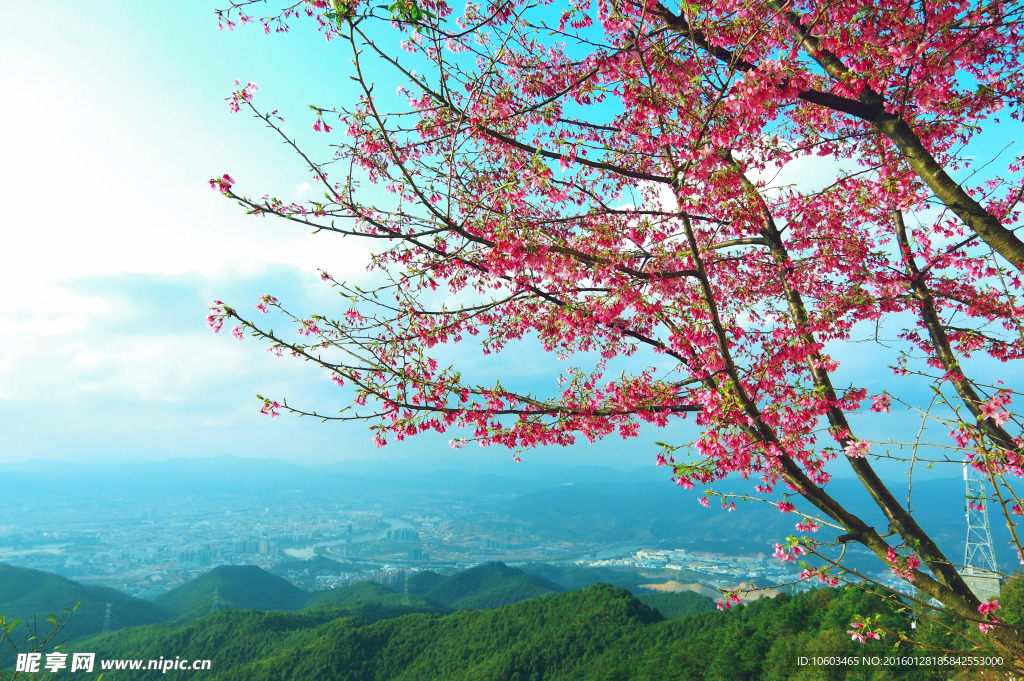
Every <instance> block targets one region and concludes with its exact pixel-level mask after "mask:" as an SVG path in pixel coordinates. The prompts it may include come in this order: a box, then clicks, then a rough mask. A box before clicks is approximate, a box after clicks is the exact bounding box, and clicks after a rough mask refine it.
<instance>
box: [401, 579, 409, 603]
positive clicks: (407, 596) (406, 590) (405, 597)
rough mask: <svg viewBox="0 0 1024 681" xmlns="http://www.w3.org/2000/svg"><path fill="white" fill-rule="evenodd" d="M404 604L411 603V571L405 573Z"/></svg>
mask: <svg viewBox="0 0 1024 681" xmlns="http://www.w3.org/2000/svg"><path fill="white" fill-rule="evenodd" d="M402 605H409V573H408V572H406V573H405V594H404V595H403V596H402Z"/></svg>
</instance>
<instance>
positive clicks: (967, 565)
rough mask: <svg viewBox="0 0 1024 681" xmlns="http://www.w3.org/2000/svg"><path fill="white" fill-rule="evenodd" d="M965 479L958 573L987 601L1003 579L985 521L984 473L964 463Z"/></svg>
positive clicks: (985, 493) (990, 533) (987, 524)
mask: <svg viewBox="0 0 1024 681" xmlns="http://www.w3.org/2000/svg"><path fill="white" fill-rule="evenodd" d="M964 482H965V484H966V487H967V544H966V546H964V567H963V570H962V571H961V573H960V574H961V576H962V577H963V578H964V581H965V582H967V586H969V587H971V590H972V591H974V595H975V596H977V597H978V598H980V599H981V600H983V601H986V600H989V599H991V598H995V597H996V596H998V595H999V588H1000V586H1001V581H1002V580H1001V579H1000V577H999V571H998V566H997V565H996V551H995V546H994V545H993V544H992V530H991V528H990V526H989V522H988V505H987V504H986V502H985V499H986V497H987V496H988V492H987V491H986V489H985V476H983V475H982V474H981V473H980V472H978V471H976V470H975V469H974V468H972V467H971V466H970V465H968V464H966V463H965V464H964Z"/></svg>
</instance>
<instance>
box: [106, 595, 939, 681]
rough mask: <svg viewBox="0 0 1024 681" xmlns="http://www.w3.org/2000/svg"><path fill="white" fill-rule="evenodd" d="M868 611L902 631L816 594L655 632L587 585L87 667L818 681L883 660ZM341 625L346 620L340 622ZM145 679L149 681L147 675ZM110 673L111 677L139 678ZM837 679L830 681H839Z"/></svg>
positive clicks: (218, 636)
mask: <svg viewBox="0 0 1024 681" xmlns="http://www.w3.org/2000/svg"><path fill="white" fill-rule="evenodd" d="M867 612H872V613H881V615H882V622H883V623H884V624H885V626H887V627H888V628H890V629H893V630H898V631H903V632H905V633H908V634H909V633H911V630H910V629H909V621H908V620H907V619H905V618H904V617H903V616H901V615H897V614H894V613H893V612H892V611H891V609H890V608H889V606H888V605H887V603H886V602H885V601H883V600H882V599H880V598H879V597H877V596H875V595H874V594H871V593H866V592H862V591H859V590H857V589H844V590H837V589H823V590H820V591H814V592H810V593H807V594H803V595H800V596H796V597H789V596H786V595H782V596H779V597H778V598H776V599H774V600H767V599H766V600H762V601H758V602H756V603H753V604H749V605H746V606H737V607H736V608H735V609H734V610H732V611H726V612H719V611H717V610H715V611H710V612H704V613H700V614H697V615H691V616H687V617H682V618H680V619H676V620H666V619H664V618H662V617H661V615H659V614H658V613H657V612H655V611H654V610H652V609H650V608H648V607H647V606H645V605H644V604H643V603H641V602H640V601H639V600H638V599H636V598H634V597H633V596H632V595H630V593H629V592H628V591H626V590H624V589H617V588H615V587H612V586H609V585H595V586H592V587H589V588H587V589H585V590H582V591H574V592H570V593H563V594H555V595H551V596H546V597H543V598H536V599H532V600H529V601H524V602H521V603H517V604H515V605H512V606H507V607H504V608H498V609H493V610H476V611H462V612H457V613H454V614H451V615H447V616H437V615H425V614H413V615H406V616H403V617H399V618H397V619H388V620H386V621H379V622H376V623H372V624H368V623H365V622H363V621H361V620H359V619H358V618H352V617H345V616H341V617H336V618H334V619H330V618H331V617H332V616H334V615H335V614H339V611H338V610H332V609H330V608H320V609H316V610H309V611H303V612H300V613H258V612H222V613H216V614H214V615H210V616H209V617H206V618H203V619H201V620H199V621H196V622H193V623H191V624H188V625H186V626H184V627H181V628H179V629H174V630H168V629H163V628H161V627H147V628H141V629H135V630H123V631H120V632H116V633H114V634H111V635H106V636H101V637H96V638H93V639H92V640H90V641H88V642H86V643H87V646H86V647H87V648H88V649H89V650H90V651H92V652H96V653H97V657H99V658H137V659H153V656H155V655H167V654H168V652H173V654H174V655H180V656H182V657H188V658H190V659H210V660H211V661H212V666H211V669H210V670H209V671H208V672H189V678H190V679H196V681H199V680H203V681H206V680H214V679H215V680H219V681H229V680H230V681H235V680H238V681H242V680H244V681H263V680H268V681H269V680H270V679H274V680H286V679H294V680H295V681H298V680H300V679H301V680H302V681H412V680H416V681H430V680H437V681H442V680H444V681H448V680H450V679H502V680H507V681H532V680H534V679H536V680H538V681H539V680H540V679H544V680H548V681H556V680H566V681H569V680H575V679H581V680H582V679H600V680H602V681H626V680H629V681H683V680H687V681H689V680H694V681H696V680H698V679H699V680H701V681H704V680H708V681H716V680H722V681H724V680H727V679H728V680H740V679H765V680H780V681H781V680H783V679H802V680H810V679H823V678H831V677H828V676H823V675H822V673H821V671H820V670H816V669H803V670H800V669H798V668H796V667H795V656H796V655H797V654H814V655H842V654H857V655H864V654H870V655H885V654H891V653H892V652H893V650H894V649H893V648H892V646H891V645H890V643H889V642H886V641H883V642H871V643H870V644H869V645H867V646H861V645H860V644H855V643H854V642H852V641H851V640H850V637H849V636H848V635H847V634H846V633H845V632H846V629H848V628H849V623H850V622H851V621H852V620H853V619H854V618H855V617H856V616H857V615H858V614H863V613H867ZM340 614H342V615H344V614H347V613H344V612H341V613H340ZM859 672H864V675H863V676H859V677H857V678H865V679H876V678H877V679H914V680H917V679H921V680H924V681H928V680H930V679H937V678H940V677H938V676H935V675H933V674H932V672H931V671H929V670H919V669H913V668H902V669H885V668H881V667H879V668H868V669H866V670H865V669H861V670H859ZM147 674H149V675H150V676H146V675H147ZM151 674H152V672H145V671H143V672H134V675H133V672H131V671H128V670H124V671H115V672H113V673H112V674H111V678H113V679H118V680H123V681H129V680H130V679H134V678H140V679H141V678H143V677H144V676H145V678H151ZM837 678H839V677H837Z"/></svg>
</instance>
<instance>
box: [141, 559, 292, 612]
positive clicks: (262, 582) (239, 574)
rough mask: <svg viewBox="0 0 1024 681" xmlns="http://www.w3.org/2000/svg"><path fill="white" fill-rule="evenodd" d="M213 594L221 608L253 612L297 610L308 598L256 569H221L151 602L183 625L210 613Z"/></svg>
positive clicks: (245, 567) (237, 566) (239, 566)
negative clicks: (253, 610) (215, 595)
mask: <svg viewBox="0 0 1024 681" xmlns="http://www.w3.org/2000/svg"><path fill="white" fill-rule="evenodd" d="M214 591H216V592H217V599H218V600H219V602H220V605H221V607H224V608H231V609H250V608H251V609H255V610H298V609H299V608H302V607H304V606H305V605H306V601H307V600H308V599H309V594H308V593H307V592H305V591H303V590H301V589H298V588H296V587H294V586H292V585H291V584H289V583H288V582H286V581H285V580H283V579H281V578H280V577H276V576H274V575H272V574H270V573H269V572H267V571H266V570H264V569H262V568H259V567H256V566H255V565H221V566H218V567H215V568H214V569H212V570H210V571H209V572H207V573H206V574H205V575H202V576H200V577H196V578H195V579H193V580H192V581H191V582H188V583H187V584H183V585H182V586H179V587H178V588H176V589H173V590H171V591H168V592H167V593H165V594H161V595H160V596H157V597H156V598H155V599H153V602H154V603H156V604H157V605H158V606H160V607H162V608H163V609H164V610H166V611H167V613H168V614H169V615H170V617H171V619H170V623H171V624H184V623H185V622H189V621H191V620H194V619H196V618H199V617H202V616H203V615H207V614H209V613H210V611H211V608H212V606H213V600H214Z"/></svg>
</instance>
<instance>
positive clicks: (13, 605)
mask: <svg viewBox="0 0 1024 681" xmlns="http://www.w3.org/2000/svg"><path fill="white" fill-rule="evenodd" d="M76 603H80V605H79V606H78V610H77V611H75V615H74V617H73V618H72V619H71V621H70V623H69V624H68V626H67V627H66V628H65V630H64V634H65V635H72V636H75V637H80V636H86V635H88V634H98V633H99V632H100V631H101V630H102V628H103V618H104V616H105V615H106V610H107V603H110V627H111V629H120V628H122V627H137V626H139V625H143V624H152V623H154V622H162V621H164V620H165V619H166V618H167V613H166V612H164V610H163V609H161V608H160V607H159V606H158V605H155V604H153V603H151V602H149V601H144V600H141V599H138V598H132V597H131V596H126V595H125V594H123V593H121V592H120V591H116V590H114V589H108V588H106V587H97V586H83V585H81V584H78V583H76V582H73V581H71V580H68V579H65V578H63V577H60V576H58V575H54V574H50V573H49V572H40V571H39V570H30V569H28V568H18V567H11V566H10V565H5V564H3V563H0V614H3V615H5V616H6V617H7V619H8V621H10V620H13V619H22V620H25V621H30V620H31V619H32V618H33V616H34V617H36V618H37V619H38V621H39V622H40V623H43V622H45V620H46V616H47V615H48V614H50V613H54V614H57V615H58V616H59V615H60V614H61V613H62V612H63V609H64V608H65V607H67V608H73V607H74V606H75V604H76Z"/></svg>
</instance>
